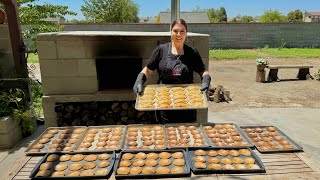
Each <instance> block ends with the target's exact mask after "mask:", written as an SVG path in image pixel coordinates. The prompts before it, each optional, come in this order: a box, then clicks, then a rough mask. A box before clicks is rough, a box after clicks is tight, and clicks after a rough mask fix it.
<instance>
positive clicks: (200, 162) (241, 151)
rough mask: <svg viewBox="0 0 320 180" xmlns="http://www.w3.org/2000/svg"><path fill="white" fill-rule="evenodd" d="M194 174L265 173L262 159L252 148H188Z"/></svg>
mask: <svg viewBox="0 0 320 180" xmlns="http://www.w3.org/2000/svg"><path fill="white" fill-rule="evenodd" d="M187 153H188V157H189V164H190V167H191V170H192V172H193V173H194V174H216V173H223V174H228V173H230V174H236V173H265V172H266V171H265V167H264V165H263V163H262V161H261V159H260V158H259V157H258V156H257V154H255V153H254V152H253V151H252V150H251V149H250V148H232V149H220V148H201V149H200V148H188V150H187Z"/></svg>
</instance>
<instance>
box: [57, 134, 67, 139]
mask: <svg viewBox="0 0 320 180" xmlns="http://www.w3.org/2000/svg"><path fill="white" fill-rule="evenodd" d="M58 137H59V138H60V139H68V138H69V137H70V134H60V135H59V136H58Z"/></svg>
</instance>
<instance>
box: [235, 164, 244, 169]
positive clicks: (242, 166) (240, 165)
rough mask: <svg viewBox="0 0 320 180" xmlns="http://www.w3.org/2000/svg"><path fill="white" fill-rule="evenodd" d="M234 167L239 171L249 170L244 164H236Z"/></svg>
mask: <svg viewBox="0 0 320 180" xmlns="http://www.w3.org/2000/svg"><path fill="white" fill-rule="evenodd" d="M234 167H235V168H236V169H238V170H243V169H247V167H246V166H245V165H244V164H236V165H234Z"/></svg>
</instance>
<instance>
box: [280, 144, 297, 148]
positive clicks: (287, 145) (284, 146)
mask: <svg viewBox="0 0 320 180" xmlns="http://www.w3.org/2000/svg"><path fill="white" fill-rule="evenodd" d="M282 149H294V147H293V146H292V145H290V144H286V145H282Z"/></svg>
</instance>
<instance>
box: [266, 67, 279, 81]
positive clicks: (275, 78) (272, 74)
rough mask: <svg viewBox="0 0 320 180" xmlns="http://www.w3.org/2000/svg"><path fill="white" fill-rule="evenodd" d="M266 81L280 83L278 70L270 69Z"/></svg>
mask: <svg viewBox="0 0 320 180" xmlns="http://www.w3.org/2000/svg"><path fill="white" fill-rule="evenodd" d="M268 81H280V79H279V78H278V69H270V71H269V75H268Z"/></svg>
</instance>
